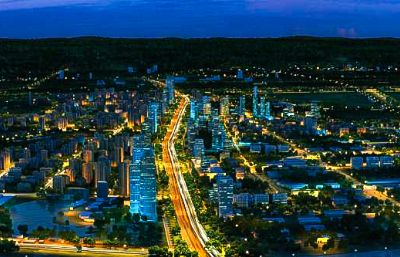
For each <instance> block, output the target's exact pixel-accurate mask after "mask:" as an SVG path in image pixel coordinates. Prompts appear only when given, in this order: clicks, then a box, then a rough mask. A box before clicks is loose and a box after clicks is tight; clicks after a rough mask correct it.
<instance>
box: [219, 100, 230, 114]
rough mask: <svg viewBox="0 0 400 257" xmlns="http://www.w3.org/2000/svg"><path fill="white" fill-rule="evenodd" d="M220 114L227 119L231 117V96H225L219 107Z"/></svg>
mask: <svg viewBox="0 0 400 257" xmlns="http://www.w3.org/2000/svg"><path fill="white" fill-rule="evenodd" d="M219 106H220V107H219V113H220V115H221V116H223V117H226V116H228V115H229V96H224V97H223V98H222V99H221V101H220V105H219Z"/></svg>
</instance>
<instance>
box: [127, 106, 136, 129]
mask: <svg viewBox="0 0 400 257" xmlns="http://www.w3.org/2000/svg"><path fill="white" fill-rule="evenodd" d="M135 117H136V108H135V107H132V106H131V107H129V108H128V127H130V128H132V127H134V126H135Z"/></svg>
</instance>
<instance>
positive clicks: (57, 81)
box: [0, 63, 400, 257]
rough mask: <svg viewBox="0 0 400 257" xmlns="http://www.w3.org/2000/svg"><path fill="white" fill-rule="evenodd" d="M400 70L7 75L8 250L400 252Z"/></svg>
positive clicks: (4, 182) (1, 220) (0, 245)
mask: <svg viewBox="0 0 400 257" xmlns="http://www.w3.org/2000/svg"><path fill="white" fill-rule="evenodd" d="M398 69H399V68H397V67H395V66H383V65H380V66H374V67H368V66H365V67H364V66H361V65H360V64H357V63H348V64H345V65H341V66H334V65H311V64H310V65H288V66H287V67H286V68H282V69H279V70H272V69H271V70H268V69H265V68H262V67H226V68H222V69H211V68H204V69H190V70H187V71H177V72H176V73H170V72H163V71H162V70H159V68H158V66H157V65H152V66H150V67H147V69H146V70H145V71H144V72H142V71H138V70H137V67H134V66H129V65H127V66H126V67H124V69H123V71H120V72H116V73H115V74H114V73H112V72H110V73H109V74H96V73H94V72H93V73H92V72H81V71H80V70H78V69H76V68H71V67H63V68H61V69H60V68H56V69H55V70H54V71H53V72H51V73H49V74H43V73H40V74H35V72H25V73H19V74H17V75H7V74H3V75H2V74H0V75H1V76H2V77H0V79H1V81H0V87H1V91H0V98H1V106H0V108H1V113H0V133H1V134H0V147H1V149H0V151H1V154H0V170H1V175H0V176H1V178H0V191H1V192H2V194H1V196H0V205H1V207H0V234H1V237H2V238H3V240H2V241H0V249H1V252H2V253H9V254H11V253H12V252H17V251H22V252H29V251H36V250H38V249H42V250H43V251H49V252H51V251H58V252H63V251H65V252H68V251H73V252H89V253H90V252H92V253H93V254H94V253H102V254H103V255H104V256H108V255H112V254H117V255H118V256H125V255H132V256H146V255H149V256H201V257H203V256H212V257H217V256H314V255H317V256H319V255H325V254H335V256H392V254H393V256H397V255H395V254H396V253H397V254H398V253H399V252H398V250H396V249H398V248H400V245H399V242H400V233H399V224H400V216H399V213H400V202H399V201H400V189H399V185H400V148H399V119H398V118H399V117H398V114H399V106H400V105H399V103H400V102H399V101H400V88H396V87H393V86H391V84H390V83H386V81H387V79H388V78H392V77H395V76H398V75H399V70H398ZM365 81H370V82H372V83H364V82H365ZM381 81H382V83H380V82H381ZM377 85H378V86H377ZM365 253H366V254H370V255H363V254H365ZM341 254H343V255H341Z"/></svg>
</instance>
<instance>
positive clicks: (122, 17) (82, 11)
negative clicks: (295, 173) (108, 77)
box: [0, 0, 400, 38]
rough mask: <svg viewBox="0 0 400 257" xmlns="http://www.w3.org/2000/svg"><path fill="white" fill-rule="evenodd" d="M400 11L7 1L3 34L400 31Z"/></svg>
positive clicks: (265, 4) (1, 4)
mask: <svg viewBox="0 0 400 257" xmlns="http://www.w3.org/2000/svg"><path fill="white" fill-rule="evenodd" d="M399 11H400V3H398V2H397V1H391V0H384V1H373V0H370V1H363V2H362V3H361V2H360V1H355V0H336V1H332V0H324V1H318V3H315V1H310V0H300V1H299V0H297V1H296V0H285V1H269V0H259V1H258V0H234V1H221V0H219V1H217V0H202V1H185V2H184V3H183V2H180V1H175V0H168V1H161V0H157V1H151V2H150V1H125V0H73V1H46V0H22V1H7V0H2V1H0V37H3V38H46V37H76V36H104V37H128V38H141V37H145V38H152V37H184V38H190V37H282V36H294V35H310V36H321V37H348V38H365V37H399V36H400V29H399V28H398V27H397V26H396V24H398V22H399V21H400V18H399V16H398V13H399ZM182 21H185V22H182Z"/></svg>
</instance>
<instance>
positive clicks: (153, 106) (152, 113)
mask: <svg viewBox="0 0 400 257" xmlns="http://www.w3.org/2000/svg"><path fill="white" fill-rule="evenodd" d="M147 118H148V123H149V126H150V132H151V133H152V134H154V133H156V132H157V129H158V103H156V102H152V103H150V104H149V109H148V112H147Z"/></svg>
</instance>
